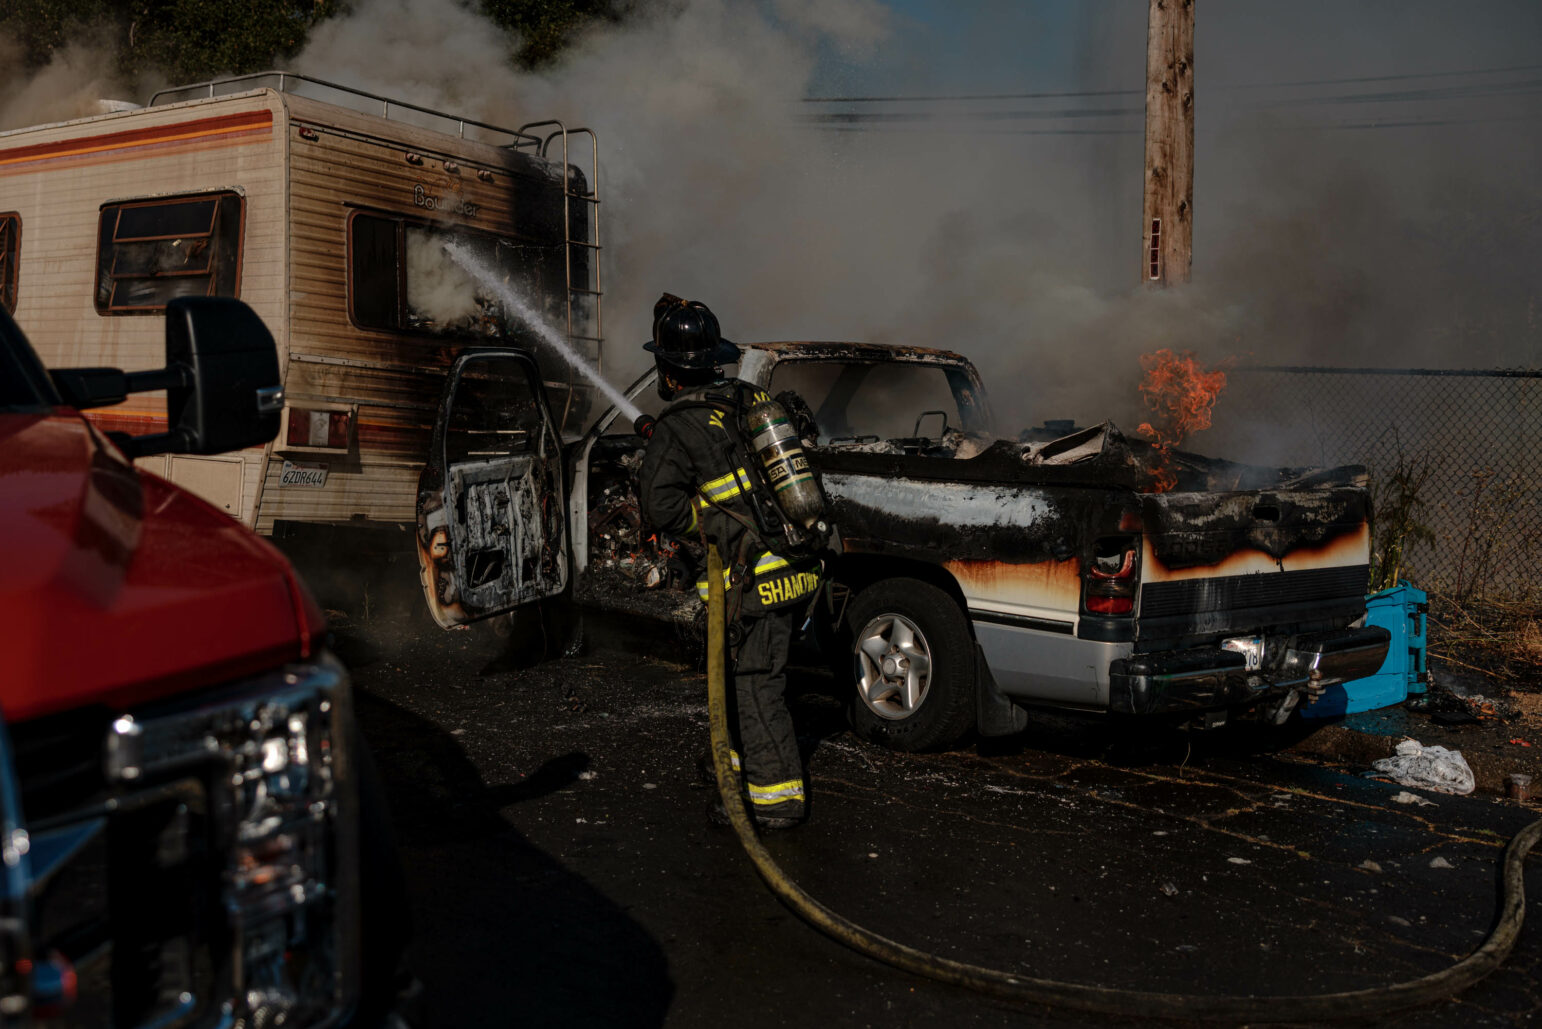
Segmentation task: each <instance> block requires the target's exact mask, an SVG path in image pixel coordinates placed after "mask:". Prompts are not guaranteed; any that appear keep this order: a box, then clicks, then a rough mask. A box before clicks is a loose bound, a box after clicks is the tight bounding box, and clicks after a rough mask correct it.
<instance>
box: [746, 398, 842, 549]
mask: <svg viewBox="0 0 1542 1029" xmlns="http://www.w3.org/2000/svg"><path fill="white" fill-rule="evenodd" d="M745 427H746V428H748V429H749V433H750V439H751V441H752V442H753V444H754V447H755V452H756V454H758V455H759V456H760V460H761V463H762V464H764V465H765V468H766V481H767V482H769V483H770V484H771V492H772V493H773V494H774V495H775V496H776V503H777V506H778V507H780V508H781V509H782V513H783V514H784V515H786V516H787V519H788V521H790V522H792V523H793V524H794V525H797V526H799V527H801V528H804V529H812V528H813V527H814V523H815V522H817V521H819V518H820V516H821V515H822V514H824V510H825V498H824V493H823V492H822V491H821V490H820V488H819V480H818V479H816V478H814V472H813V470H812V469H811V468H809V465H808V457H807V456H806V455H805V454H804V453H803V447H802V445H801V444H800V443H799V441H798V430H797V429H795V428H794V427H793V424H792V419H791V418H789V417H788V416H787V409H786V408H785V407H783V406H782V405H781V404H779V403H777V402H776V401H775V400H762V401H761V402H760V403H758V404H756V405H755V406H754V407H752V408H750V410H749V414H747V415H746V416H745Z"/></svg>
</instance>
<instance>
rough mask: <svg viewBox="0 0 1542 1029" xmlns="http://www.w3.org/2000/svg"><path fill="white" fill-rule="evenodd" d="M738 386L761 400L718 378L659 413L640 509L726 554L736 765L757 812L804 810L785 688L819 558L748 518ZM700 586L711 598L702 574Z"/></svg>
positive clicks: (666, 527) (795, 814) (794, 814)
mask: <svg viewBox="0 0 1542 1029" xmlns="http://www.w3.org/2000/svg"><path fill="white" fill-rule="evenodd" d="M741 386H742V389H743V390H745V391H749V392H747V393H746V395H747V396H750V397H751V398H752V400H753V399H759V396H757V395H755V394H754V393H753V388H752V387H749V386H747V385H742V384H739V383H734V382H726V383H725V382H720V383H714V384H713V385H711V386H707V387H703V388H700V389H696V390H692V391H690V392H688V393H686V394H684V395H682V396H681V397H679V398H677V399H676V400H675V402H674V403H673V404H671V405H670V407H669V408H668V409H667V410H665V412H664V413H663V414H662V415H661V416H660V417H659V421H658V424H657V426H656V428H655V429H654V431H653V436H652V438H651V439H650V440H649V442H648V449H647V453H646V454H645V455H644V457H643V465H642V471H641V473H640V476H639V478H640V480H641V483H640V484H641V493H642V497H641V500H642V511H643V516H644V517H645V518H647V519H648V521H649V522H650V523H651V524H652V525H653V526H655V527H656V528H658V529H661V530H663V531H664V532H668V533H671V534H673V535H676V536H696V535H698V534H700V535H702V536H704V537H705V538H706V541H707V543H708V544H709V545H715V546H716V547H717V548H718V551H719V553H720V554H721V555H722V557H723V565H724V572H723V575H724V580H725V581H724V586H725V587H726V589H727V592H726V600H727V609H728V612H729V616H730V618H733V619H735V620H736V621H737V623H738V625H739V627H740V637H741V640H740V643H739V648H738V653H737V655H736V658H735V660H734V663H733V666H732V667H733V676H734V692H733V700H734V707H735V711H736V714H737V718H736V719H734V720H733V721H734V722H736V723H737V728H738V733H737V738H736V740H735V747H736V750H735V754H734V756H735V759H736V763H737V764H738V765H739V767H740V771H741V772H742V773H743V776H744V782H745V788H746V790H747V791H748V799H749V801H750V803H751V809H752V810H753V811H754V812H755V813H756V814H757V815H760V816H763V817H790V818H801V817H802V816H803V814H804V810H805V789H804V782H803V764H802V759H801V757H800V755H799V753H798V741H797V737H796V735H795V734H794V732H793V726H792V715H791V714H790V713H789V712H788V710H787V700H786V696H785V694H786V687H787V651H788V648H789V647H790V646H791V644H792V634H793V619H794V618H795V617H797V615H798V613H799V612H800V611H801V610H802V609H803V607H804V606H805V605H806V604H807V603H808V600H809V598H810V597H812V596H813V594H814V591H815V590H816V589H817V588H818V586H819V573H818V564H817V563H815V562H808V561H803V562H799V561H789V560H788V559H787V558H785V557H782V556H780V555H778V554H775V553H773V552H771V551H769V550H767V549H766V547H765V544H764V543H763V542H762V541H761V540H760V539H759V537H758V536H756V534H755V533H753V532H751V531H750V529H749V528H748V527H747V526H746V522H748V523H750V524H753V515H752V511H751V508H750V505H749V503H748V497H747V492H748V491H749V490H750V489H752V488H753V484H752V481H751V479H750V470H749V469H747V468H746V467H745V466H744V465H745V462H746V461H747V460H748V459H749V458H748V456H747V455H746V454H745V452H744V450H743V449H742V445H741V444H740V442H739V439H738V436H737V431H738V430H737V427H736V422H735V420H734V419H735V415H734V413H733V411H732V405H731V401H732V398H733V397H734V396H735V393H736V387H741ZM720 401H722V402H724V403H720ZM729 511H731V512H733V513H734V514H737V515H738V516H739V519H743V520H742V521H741V520H739V519H736V518H734V517H732V516H731V515H730V514H728V513H726V512H729ZM696 586H697V591H698V593H700V595H701V596H702V597H703V598H704V599H705V597H706V595H707V583H706V580H705V579H703V580H701V581H700V582H698V583H697V584H696ZM800 601H801V603H800Z"/></svg>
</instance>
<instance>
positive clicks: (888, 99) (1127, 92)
mask: <svg viewBox="0 0 1542 1029" xmlns="http://www.w3.org/2000/svg"><path fill="white" fill-rule="evenodd" d="M1144 92H1145V90H1142V89H1075V90H1066V91H1058V92H1049V93H960V94H958V95H956V96H806V97H803V98H802V101H801V102H802V103H805V104H889V103H908V104H925V103H931V102H933V101H945V100H946V101H953V100H1047V99H1053V98H1057V97H1073V96H1140V95H1142V94H1143V93H1144Z"/></svg>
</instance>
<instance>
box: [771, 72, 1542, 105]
mask: <svg viewBox="0 0 1542 1029" xmlns="http://www.w3.org/2000/svg"><path fill="white" fill-rule="evenodd" d="M1523 71H1542V64H1517V65H1510V66H1508V67H1503V68H1473V69H1469V70H1466V71H1429V72H1408V73H1404V74H1398V75H1357V76H1354V77H1350V78H1336V79H1299V80H1296V81H1294V82H1253V83H1236V84H1232V85H1226V86H1216V87H1213V88H1215V89H1217V90H1234V89H1239V90H1240V89H1290V88H1295V87H1298V86H1334V85H1353V84H1358V83H1368V82H1402V81H1407V80H1410V79H1439V78H1456V77H1460V76H1464V75H1506V74H1513V73H1515V72H1523ZM1504 85H1506V84H1505V83H1495V84H1492V86H1489V87H1483V86H1473V87H1470V88H1474V89H1482V88H1495V87H1502V86H1504ZM1458 88H1461V87H1458ZM1144 93H1145V90H1141V89H1087V90H1055V91H1046V92H1037V93H958V94H952V95H937V96H922V95H915V96H830V97H815V96H809V97H803V98H801V101H800V102H801V103H805V104H887V103H932V102H984V101H1000V100H1046V99H1054V98H1062V97H1096V96H1142V95H1144Z"/></svg>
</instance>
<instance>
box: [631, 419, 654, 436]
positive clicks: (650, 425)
mask: <svg viewBox="0 0 1542 1029" xmlns="http://www.w3.org/2000/svg"><path fill="white" fill-rule="evenodd" d="M658 424H659V420H658V419H657V418H655V417H653V416H652V415H651V414H640V415H638V416H637V420H636V421H634V422H632V431H633V432H635V433H637V435H639V436H641V437H642V438H643V439H652V438H653V430H654V427H655V426H657V425H658Z"/></svg>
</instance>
